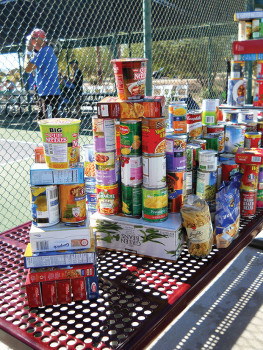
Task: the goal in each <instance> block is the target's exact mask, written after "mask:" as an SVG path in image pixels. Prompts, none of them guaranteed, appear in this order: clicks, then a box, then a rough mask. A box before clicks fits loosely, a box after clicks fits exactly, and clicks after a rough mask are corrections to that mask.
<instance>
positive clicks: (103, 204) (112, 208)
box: [97, 183, 119, 215]
mask: <svg viewBox="0 0 263 350" xmlns="http://www.w3.org/2000/svg"><path fill="white" fill-rule="evenodd" d="M97 210H98V212H99V213H100V214H104V215H113V214H118V212H119V185H118V183H115V184H113V185H108V186H105V185H98V184H97Z"/></svg>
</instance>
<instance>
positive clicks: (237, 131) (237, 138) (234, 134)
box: [225, 125, 245, 153]
mask: <svg viewBox="0 0 263 350" xmlns="http://www.w3.org/2000/svg"><path fill="white" fill-rule="evenodd" d="M244 140H245V126H243V125H226V126H225V152H226V153H236V151H237V149H238V148H239V147H244Z"/></svg>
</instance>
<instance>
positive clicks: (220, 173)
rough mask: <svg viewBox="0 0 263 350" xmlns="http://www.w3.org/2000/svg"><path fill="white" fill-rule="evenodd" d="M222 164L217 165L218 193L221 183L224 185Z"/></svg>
mask: <svg viewBox="0 0 263 350" xmlns="http://www.w3.org/2000/svg"><path fill="white" fill-rule="evenodd" d="M222 171H223V169H222V164H221V163H219V162H218V163H217V186H216V190H217V191H218V189H219V187H220V185H221V183H222Z"/></svg>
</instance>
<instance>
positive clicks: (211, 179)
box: [196, 170, 217, 219]
mask: <svg viewBox="0 0 263 350" xmlns="http://www.w3.org/2000/svg"><path fill="white" fill-rule="evenodd" d="M216 191H217V171H212V172H207V171H201V170H197V184H196V195H197V196H198V197H200V198H202V199H205V201H206V202H207V204H208V206H209V210H210V214H211V218H212V219H213V218H214V216H215V211H216Z"/></svg>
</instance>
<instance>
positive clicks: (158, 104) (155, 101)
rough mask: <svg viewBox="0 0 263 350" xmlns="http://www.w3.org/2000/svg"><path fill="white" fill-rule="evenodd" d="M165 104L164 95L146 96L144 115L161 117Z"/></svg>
mask: <svg viewBox="0 0 263 350" xmlns="http://www.w3.org/2000/svg"><path fill="white" fill-rule="evenodd" d="M164 106H165V98H164V96H145V97H144V99H143V109H144V111H143V116H144V117H145V118H161V117H162V115H163V108H164Z"/></svg>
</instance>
